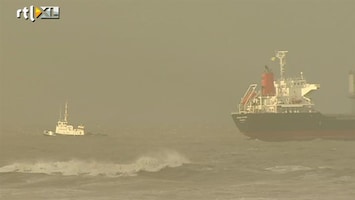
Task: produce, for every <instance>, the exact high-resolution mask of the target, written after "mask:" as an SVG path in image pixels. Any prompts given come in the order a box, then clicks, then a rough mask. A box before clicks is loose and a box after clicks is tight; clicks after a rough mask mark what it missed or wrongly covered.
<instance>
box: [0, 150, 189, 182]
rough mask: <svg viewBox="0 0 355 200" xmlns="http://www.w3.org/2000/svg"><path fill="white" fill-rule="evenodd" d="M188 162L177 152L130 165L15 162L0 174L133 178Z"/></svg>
mask: <svg viewBox="0 0 355 200" xmlns="http://www.w3.org/2000/svg"><path fill="white" fill-rule="evenodd" d="M189 162H190V161H189V160H188V159H187V158H185V157H184V156H182V155H181V154H179V153H177V152H171V151H170V152H163V153H155V154H152V155H150V156H142V157H139V158H138V159H137V160H136V161H135V162H133V163H130V164H115V163H108V162H98V161H85V160H78V159H72V160H69V161H37V162H34V163H33V162H31V163H30V162H16V163H13V164H10V165H6V166H2V167H0V173H8V172H18V173H41V174H48V175H54V174H61V175H64V176H75V175H89V176H100V175H101V176H108V177H118V176H135V175H137V173H138V172H141V171H146V172H158V171H160V170H162V169H164V168H166V167H171V168H174V167H179V166H181V165H183V164H186V163H189Z"/></svg>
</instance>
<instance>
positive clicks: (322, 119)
mask: <svg viewBox="0 0 355 200" xmlns="http://www.w3.org/2000/svg"><path fill="white" fill-rule="evenodd" d="M232 118H233V120H234V122H235V124H236V125H237V127H238V129H239V130H240V132H242V133H243V134H244V135H246V136H248V137H250V138H253V139H260V140H264V141H284V140H311V139H317V138H321V139H341V140H349V139H352V140H354V139H355V117H350V116H332V115H323V114H321V113H245V114H242V113H232Z"/></svg>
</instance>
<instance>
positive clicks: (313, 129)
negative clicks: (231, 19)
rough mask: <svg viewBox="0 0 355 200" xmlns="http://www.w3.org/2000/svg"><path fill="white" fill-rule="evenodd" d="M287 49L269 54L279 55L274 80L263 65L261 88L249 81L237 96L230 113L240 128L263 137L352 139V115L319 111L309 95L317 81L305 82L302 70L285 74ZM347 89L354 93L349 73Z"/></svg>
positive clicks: (354, 130) (354, 126) (354, 125)
mask: <svg viewBox="0 0 355 200" xmlns="http://www.w3.org/2000/svg"><path fill="white" fill-rule="evenodd" d="M287 52H288V51H277V52H276V56H275V57H273V58H272V60H276V59H279V62H280V78H279V79H277V80H274V74H273V72H272V70H271V69H269V68H268V67H267V66H265V71H264V73H263V75H262V81H261V88H260V89H258V86H257V84H251V85H250V86H249V88H248V89H247V91H246V92H245V94H244V96H243V98H241V101H240V103H239V105H238V112H233V113H232V118H233V121H234V122H235V124H236V125H237V127H238V129H239V130H240V132H242V133H243V134H244V135H246V136H248V137H250V138H251V139H259V140H264V141H284V140H309V139H316V138H322V139H355V116H354V115H350V114H349V115H345V114H344V115H338V114H337V115H325V114H322V113H321V112H319V111H317V110H316V109H315V108H314V106H315V104H314V102H313V101H312V99H311V98H310V97H309V96H310V94H311V93H313V92H315V91H316V90H318V89H319V88H320V85H319V84H313V83H308V82H307V81H306V79H305V78H304V76H303V73H302V72H301V73H300V76H299V77H297V78H287V77H285V64H286V61H285V56H286V53H287ZM351 88H352V89H351ZM349 90H352V93H353V94H352V95H351V96H354V97H355V95H354V91H353V90H354V74H353V73H351V74H350V75H349ZM353 99H355V98H353Z"/></svg>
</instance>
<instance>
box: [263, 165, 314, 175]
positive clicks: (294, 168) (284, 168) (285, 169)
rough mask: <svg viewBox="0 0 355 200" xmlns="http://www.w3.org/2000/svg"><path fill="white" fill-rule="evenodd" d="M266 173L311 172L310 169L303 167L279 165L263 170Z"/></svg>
mask: <svg viewBox="0 0 355 200" xmlns="http://www.w3.org/2000/svg"><path fill="white" fill-rule="evenodd" d="M265 170H267V171H272V172H276V173H288V172H296V171H308V170H312V168H310V167H305V166H301V165H281V166H274V167H268V168H265Z"/></svg>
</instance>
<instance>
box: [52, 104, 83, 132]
mask: <svg viewBox="0 0 355 200" xmlns="http://www.w3.org/2000/svg"><path fill="white" fill-rule="evenodd" d="M68 116H69V115H68V102H66V103H65V109H64V118H63V119H62V117H61V115H60V116H59V120H58V122H57V126H56V128H55V134H59V135H85V131H84V126H83V125H79V126H78V127H77V128H74V126H73V125H70V124H69V122H68Z"/></svg>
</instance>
